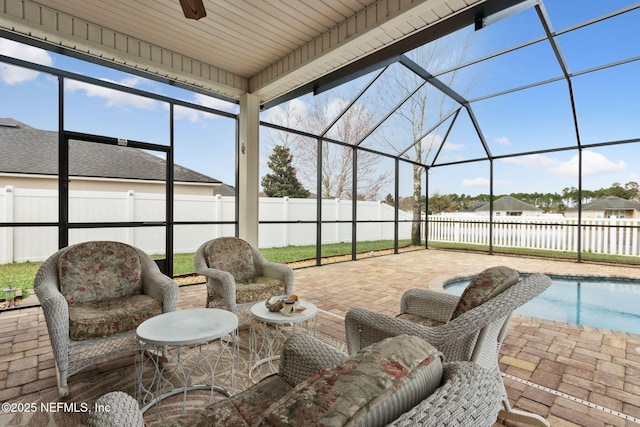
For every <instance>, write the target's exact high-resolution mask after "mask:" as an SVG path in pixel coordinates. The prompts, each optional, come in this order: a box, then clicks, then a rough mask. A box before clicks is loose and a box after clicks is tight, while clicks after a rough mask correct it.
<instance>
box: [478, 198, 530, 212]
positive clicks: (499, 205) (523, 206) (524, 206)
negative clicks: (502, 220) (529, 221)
mask: <svg viewBox="0 0 640 427" xmlns="http://www.w3.org/2000/svg"><path fill="white" fill-rule="evenodd" d="M489 208H490V206H489V202H485V203H483V204H482V205H480V206H478V207H476V208H475V209H473V210H472V212H474V213H475V214H476V215H489ZM493 215H494V216H540V215H542V209H539V208H536V207H535V206H533V205H530V204H529V203H525V202H523V201H521V200H518V199H515V198H513V197H511V196H504V197H501V198H499V199H498V200H494V202H493Z"/></svg>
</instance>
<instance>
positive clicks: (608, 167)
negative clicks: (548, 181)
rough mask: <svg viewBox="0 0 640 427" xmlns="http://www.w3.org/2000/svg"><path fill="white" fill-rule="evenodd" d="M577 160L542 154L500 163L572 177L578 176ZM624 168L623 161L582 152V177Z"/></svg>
mask: <svg viewBox="0 0 640 427" xmlns="http://www.w3.org/2000/svg"><path fill="white" fill-rule="evenodd" d="M578 160H579V157H578V155H577V154H575V155H574V156H572V157H571V158H570V159H569V160H567V161H564V162H563V161H560V160H557V159H553V158H551V157H548V156H545V155H542V154H533V155H530V156H522V157H510V158H506V159H501V160H500V161H501V162H503V163H507V164H512V165H519V166H524V167H526V168H528V169H544V170H547V171H548V172H550V173H553V174H555V175H560V176H572V177H574V176H578ZM626 167H627V164H626V163H625V162H624V161H623V160H620V161H619V162H617V163H616V162H613V161H611V160H609V159H607V158H606V157H605V156H603V155H602V154H600V153H596V152H593V151H588V150H585V151H583V152H582V175H583V176H593V175H600V174H608V173H612V172H620V171H622V170H624V169H625V168H626Z"/></svg>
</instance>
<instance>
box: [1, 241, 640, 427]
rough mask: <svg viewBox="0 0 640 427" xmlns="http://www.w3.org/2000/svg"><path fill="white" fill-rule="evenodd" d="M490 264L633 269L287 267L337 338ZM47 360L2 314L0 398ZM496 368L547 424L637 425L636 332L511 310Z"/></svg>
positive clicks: (419, 258)
mask: <svg viewBox="0 0 640 427" xmlns="http://www.w3.org/2000/svg"><path fill="white" fill-rule="evenodd" d="M492 265H508V266H510V267H513V268H515V269H517V270H519V271H521V272H523V273H533V272H541V273H547V274H558V275H569V276H570V275H576V276H611V277H624V278H634V279H640V269H639V268H634V267H618V266H608V265H596V264H584V263H581V264H578V263H576V262H562V261H549V260H540V259H533V258H521V257H507V256H489V255H481V254H469V253H459V252H450V251H438V250H428V251H424V250H420V251H416V252H407V253H402V254H399V255H389V256H379V257H372V258H367V259H363V260H359V261H356V262H343V263H338V264H330V265H326V266H322V267H309V268H299V269H296V270H295V275H296V279H295V293H296V294H298V295H300V296H301V297H302V298H305V299H308V300H310V301H312V302H313V303H315V304H316V305H317V306H318V307H319V309H320V310H321V312H320V314H319V321H318V328H319V329H320V330H321V331H322V332H324V333H326V334H329V335H331V336H334V337H336V338H339V339H344V321H343V320H344V315H345V313H346V312H347V310H348V309H349V308H351V307H367V308H369V309H372V310H376V311H380V312H384V313H387V314H390V315H395V314H397V311H398V308H399V302H400V296H401V295H402V293H403V292H404V291H405V290H406V289H409V288H412V287H429V288H432V289H436V290H442V284H443V283H444V282H446V281H448V280H451V279H454V278H461V277H469V276H472V275H474V274H476V273H478V272H479V271H481V270H483V269H484V268H487V267H489V266H492ZM205 299H206V289H205V287H204V285H190V286H183V287H182V288H181V294H180V300H179V308H181V309H183V308H188V307H201V306H203V305H204V301H205ZM124 363H131V359H130V358H128V359H122V360H115V361H111V362H107V363H104V364H102V365H100V366H98V367H97V368H96V369H94V370H92V373H91V374H92V375H95V374H96V372H98V373H99V372H100V371H101V370H107V369H113V367H114V366H118V364H124ZM53 366H54V363H53V355H52V353H51V346H50V343H49V337H48V334H47V330H46V326H45V323H44V317H43V315H42V310H41V309H40V308H39V307H34V308H27V309H21V310H11V311H6V312H2V313H1V314H0V402H4V401H10V400H11V399H13V398H16V397H17V396H20V395H23V394H27V393H31V392H34V391H38V390H41V389H43V388H47V387H53V386H55V384H56V378H55V370H54V368H53ZM500 366H501V370H502V372H503V374H504V376H505V377H504V382H505V385H506V386H507V391H508V395H509V399H510V401H511V402H512V404H513V406H514V407H516V408H520V409H523V410H526V411H530V412H534V413H537V414H540V415H542V416H543V417H545V418H546V419H547V420H548V421H549V422H550V423H551V425H552V426H594V427H596V426H598V427H600V426H602V427H604V426H632V425H640V335H638V334H628V333H624V332H615V331H609V330H604V329H598V328H593V327H587V326H576V325H568V324H565V323H560V322H553V321H547V320H541V319H539V318H534V317H528V316H520V315H515V316H514V317H513V320H512V322H511V327H510V329H509V332H508V334H507V338H506V340H505V343H504V345H503V347H502V350H501V359H500ZM77 375H83V374H82V373H79V374H77ZM72 381H73V377H71V378H70V382H72ZM105 392H106V390H105ZM498 422H499V420H498ZM496 425H501V424H498V423H497V424H496Z"/></svg>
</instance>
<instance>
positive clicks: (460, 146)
mask: <svg viewBox="0 0 640 427" xmlns="http://www.w3.org/2000/svg"><path fill="white" fill-rule="evenodd" d="M438 139H439V140H441V139H440V137H438ZM464 148H465V145H464V144H454V143H453V142H447V143H446V144H444V147H442V149H443V150H444V151H462V150H464Z"/></svg>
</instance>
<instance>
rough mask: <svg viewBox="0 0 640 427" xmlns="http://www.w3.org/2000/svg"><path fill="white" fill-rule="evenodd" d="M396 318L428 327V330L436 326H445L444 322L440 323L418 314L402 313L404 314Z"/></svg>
mask: <svg viewBox="0 0 640 427" xmlns="http://www.w3.org/2000/svg"><path fill="white" fill-rule="evenodd" d="M396 317H397V318H398V319H404V320H408V321H409V322H412V323H417V324H419V325H422V326H426V327H428V328H435V327H436V326H441V325H444V322H439V321H437V320H434V319H429V318H428V317H422V316H419V315H417V314H411V313H402V314H398V315H397V316H396Z"/></svg>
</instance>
